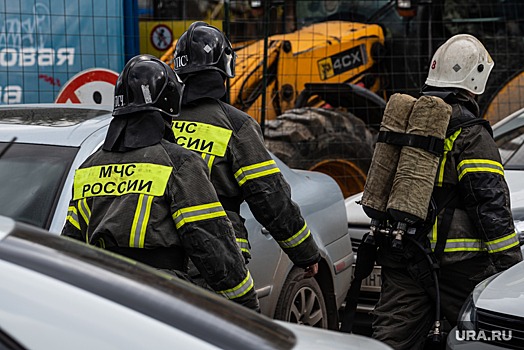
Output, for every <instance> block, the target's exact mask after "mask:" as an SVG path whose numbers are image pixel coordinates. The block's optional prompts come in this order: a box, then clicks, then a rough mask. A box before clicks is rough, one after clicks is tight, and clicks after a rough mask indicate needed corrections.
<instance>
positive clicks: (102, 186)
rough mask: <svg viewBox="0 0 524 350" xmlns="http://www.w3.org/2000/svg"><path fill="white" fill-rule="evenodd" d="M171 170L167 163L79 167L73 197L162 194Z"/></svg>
mask: <svg viewBox="0 0 524 350" xmlns="http://www.w3.org/2000/svg"><path fill="white" fill-rule="evenodd" d="M172 170H173V168H172V167H169V166H165V165H159V164H150V163H127V164H107V165H99V166H93V167H89V168H84V169H78V170H77V171H76V172H75V179H74V185H73V199H75V200H76V199H80V198H87V197H96V196H122V195H125V194H128V193H139V194H147V195H150V196H162V195H163V194H164V192H165V188H166V186H167V181H168V180H169V176H170V175H171V171H172Z"/></svg>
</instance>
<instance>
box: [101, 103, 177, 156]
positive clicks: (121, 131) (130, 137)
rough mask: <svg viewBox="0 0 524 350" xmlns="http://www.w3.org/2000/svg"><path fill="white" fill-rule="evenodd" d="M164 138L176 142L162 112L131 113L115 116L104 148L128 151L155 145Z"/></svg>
mask: <svg viewBox="0 0 524 350" xmlns="http://www.w3.org/2000/svg"><path fill="white" fill-rule="evenodd" d="M162 138H164V139H166V140H168V141H171V142H175V140H174V136H173V131H172V130H171V128H170V126H169V125H168V123H167V121H166V120H165V119H164V117H163V116H162V114H161V113H160V112H157V111H144V112H139V113H131V114H126V115H123V116H117V117H114V118H113V120H112V121H111V124H109V130H108V131H107V136H106V139H105V142H104V146H103V149H104V150H105V151H112V152H126V151H130V150H133V149H137V148H143V147H147V146H152V145H155V144H157V143H159V142H160V140H162Z"/></svg>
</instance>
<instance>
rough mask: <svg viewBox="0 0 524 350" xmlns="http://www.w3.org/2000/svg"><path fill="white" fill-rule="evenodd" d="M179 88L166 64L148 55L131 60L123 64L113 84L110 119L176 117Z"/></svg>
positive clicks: (179, 99)
mask: <svg viewBox="0 0 524 350" xmlns="http://www.w3.org/2000/svg"><path fill="white" fill-rule="evenodd" d="M183 88H184V86H183V84H182V82H181V81H180V79H179V78H178V77H177V75H176V74H175V73H174V72H173V70H172V69H171V67H169V66H168V65H167V64H165V63H164V62H162V61H161V60H159V59H158V58H156V57H154V56H151V55H138V56H135V57H133V58H132V59H130V60H129V62H127V64H126V65H125V67H124V69H123V70H122V73H120V76H119V77H118V80H117V81H116V85H115V103H114V108H113V115H114V116H117V115H124V114H129V113H134V112H139V111H159V112H161V113H163V114H164V115H167V116H169V117H171V118H172V117H176V116H178V113H179V111H180V102H181V97H182V91H183Z"/></svg>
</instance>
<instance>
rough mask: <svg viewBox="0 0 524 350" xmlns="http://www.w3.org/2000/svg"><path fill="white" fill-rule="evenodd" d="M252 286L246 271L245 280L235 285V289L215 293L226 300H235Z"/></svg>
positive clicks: (249, 275) (251, 280)
mask: <svg viewBox="0 0 524 350" xmlns="http://www.w3.org/2000/svg"><path fill="white" fill-rule="evenodd" d="M253 286H254V283H253V279H252V278H251V274H250V273H249V270H248V271H247V276H246V278H244V280H243V281H242V282H240V283H239V284H237V285H236V287H234V288H231V289H227V290H221V291H217V293H218V294H222V295H223V296H225V297H226V298H228V299H235V298H240V297H241V296H243V295H246V294H247V293H248V292H249V291H250V290H251V289H253Z"/></svg>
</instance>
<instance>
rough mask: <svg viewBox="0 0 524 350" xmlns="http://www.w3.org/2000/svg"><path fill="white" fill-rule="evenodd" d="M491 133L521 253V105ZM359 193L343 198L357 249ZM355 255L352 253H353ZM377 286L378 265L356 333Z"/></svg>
mask: <svg viewBox="0 0 524 350" xmlns="http://www.w3.org/2000/svg"><path fill="white" fill-rule="evenodd" d="M493 136H494V138H495V141H496V143H497V145H498V146H499V150H500V154H501V158H502V164H503V165H504V173H505V178H506V182H507V183H508V187H509V190H510V196H511V210H512V213H513V220H514V222H515V228H516V230H517V234H518V235H519V240H520V242H521V249H522V251H523V253H524V146H523V144H524V109H521V110H519V111H517V112H515V113H513V114H511V115H510V116H508V117H506V118H504V119H503V120H501V121H499V122H498V123H496V124H495V125H493ZM361 199H362V193H358V194H355V195H353V196H351V197H348V198H346V199H345V203H346V214H347V217H348V232H349V235H350V236H351V242H352V245H353V250H354V251H355V253H356V251H357V249H358V246H359V244H360V242H361V241H362V237H363V235H364V234H365V233H367V232H369V224H370V218H369V217H368V216H367V215H366V214H365V213H364V210H363V209H362V206H361V205H360V204H359V202H360V200H361ZM355 258H356V257H355ZM380 286H381V274H380V266H375V269H374V270H373V272H372V274H371V275H370V276H369V277H368V278H367V279H366V280H364V281H363V282H362V289H361V295H360V302H359V305H358V308H357V311H358V314H357V315H358V317H357V318H358V321H356V322H357V328H358V327H359V325H362V327H361V328H358V329H357V332H358V333H363V334H369V324H370V323H369V322H370V320H371V318H370V317H371V316H370V313H371V311H372V310H373V308H374V306H375V304H376V302H377V301H378V298H379V294H380Z"/></svg>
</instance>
